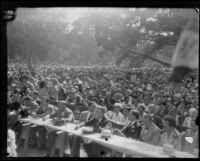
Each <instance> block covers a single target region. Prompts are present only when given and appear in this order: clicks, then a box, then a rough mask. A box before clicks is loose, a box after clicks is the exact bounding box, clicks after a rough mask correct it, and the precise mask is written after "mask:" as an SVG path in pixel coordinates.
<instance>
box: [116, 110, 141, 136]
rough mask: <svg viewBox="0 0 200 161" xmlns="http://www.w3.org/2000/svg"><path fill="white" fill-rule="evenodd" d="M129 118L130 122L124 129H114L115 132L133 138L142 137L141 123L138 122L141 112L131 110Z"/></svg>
mask: <svg viewBox="0 0 200 161" xmlns="http://www.w3.org/2000/svg"><path fill="white" fill-rule="evenodd" d="M128 118H129V121H130V122H129V124H128V125H126V126H125V127H124V128H123V129H122V130H114V134H115V133H116V134H117V135H120V136H123V137H127V138H132V139H138V138H139V137H140V132H141V129H142V127H141V125H140V124H139V123H138V118H139V114H138V112H137V111H136V110H131V111H130V112H129V115H128Z"/></svg>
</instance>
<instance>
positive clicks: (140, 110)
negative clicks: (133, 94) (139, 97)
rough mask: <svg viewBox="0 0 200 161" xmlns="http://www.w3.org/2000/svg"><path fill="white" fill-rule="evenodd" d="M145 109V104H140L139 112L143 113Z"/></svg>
mask: <svg viewBox="0 0 200 161" xmlns="http://www.w3.org/2000/svg"><path fill="white" fill-rule="evenodd" d="M144 111H145V107H144V106H143V105H140V106H139V107H138V112H139V113H143V112H144Z"/></svg>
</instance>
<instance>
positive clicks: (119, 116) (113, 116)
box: [105, 111, 124, 123]
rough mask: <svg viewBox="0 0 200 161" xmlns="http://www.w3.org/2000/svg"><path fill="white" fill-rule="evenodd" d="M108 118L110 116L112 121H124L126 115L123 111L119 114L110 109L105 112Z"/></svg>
mask: <svg viewBox="0 0 200 161" xmlns="http://www.w3.org/2000/svg"><path fill="white" fill-rule="evenodd" d="M105 115H106V116H107V117H108V118H110V119H111V120H112V121H114V122H121V123H122V122H123V121H124V116H123V115H122V113H121V112H119V113H118V114H117V113H115V112H112V111H108V112H107V113H106V114H105Z"/></svg>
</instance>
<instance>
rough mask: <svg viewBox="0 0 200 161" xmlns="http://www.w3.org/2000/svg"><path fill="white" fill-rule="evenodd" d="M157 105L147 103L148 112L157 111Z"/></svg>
mask: <svg viewBox="0 0 200 161" xmlns="http://www.w3.org/2000/svg"><path fill="white" fill-rule="evenodd" d="M157 109H158V108H157V106H156V105H154V104H150V105H149V113H150V114H153V113H155V112H156V111H157Z"/></svg>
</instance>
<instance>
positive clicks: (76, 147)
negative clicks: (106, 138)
mask: <svg viewBox="0 0 200 161" xmlns="http://www.w3.org/2000/svg"><path fill="white" fill-rule="evenodd" d="M105 112H106V108H105V107H102V106H97V107H96V111H95V114H94V118H92V119H90V120H88V121H86V122H85V123H80V124H78V125H77V126H76V128H75V129H78V128H80V127H83V126H90V127H93V129H94V130H93V131H94V132H101V130H102V128H104V127H105V126H106V125H107V123H108V120H107V119H106V118H105V116H104V114H105ZM81 141H82V138H81V137H80V136H74V137H73V140H70V142H71V144H72V146H71V147H72V149H71V156H72V157H80V143H81ZM84 148H85V150H86V152H87V154H88V157H91V156H96V157H98V156H100V152H101V149H102V148H103V149H104V147H103V146H101V145H98V144H96V143H94V142H90V143H88V144H86V143H84ZM105 149H106V148H105ZM105 149H104V151H105Z"/></svg>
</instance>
